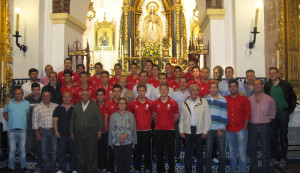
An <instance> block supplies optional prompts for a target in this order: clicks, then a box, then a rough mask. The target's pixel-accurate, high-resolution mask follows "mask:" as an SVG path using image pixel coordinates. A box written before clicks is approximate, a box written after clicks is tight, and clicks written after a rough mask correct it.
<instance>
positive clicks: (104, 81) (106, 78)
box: [96, 71, 113, 102]
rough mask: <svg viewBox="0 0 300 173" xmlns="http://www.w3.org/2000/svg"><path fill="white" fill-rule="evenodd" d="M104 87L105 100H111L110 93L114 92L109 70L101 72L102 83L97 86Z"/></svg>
mask: <svg viewBox="0 0 300 173" xmlns="http://www.w3.org/2000/svg"><path fill="white" fill-rule="evenodd" d="M99 88H101V89H104V91H105V102H107V101H108V100H109V97H110V94H111V93H112V89H113V87H112V85H110V83H109V73H108V71H103V72H101V84H100V85H99V86H97V87H96V89H99Z"/></svg>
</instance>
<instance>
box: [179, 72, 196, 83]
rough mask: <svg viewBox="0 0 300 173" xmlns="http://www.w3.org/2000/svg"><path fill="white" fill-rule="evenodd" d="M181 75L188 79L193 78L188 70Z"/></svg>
mask: <svg viewBox="0 0 300 173" xmlns="http://www.w3.org/2000/svg"><path fill="white" fill-rule="evenodd" d="M182 76H183V77H186V78H187V79H188V81H190V80H193V79H194V76H193V74H192V73H191V72H190V71H188V72H186V73H184V74H183V75H182Z"/></svg>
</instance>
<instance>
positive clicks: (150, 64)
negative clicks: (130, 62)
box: [145, 59, 153, 79]
mask: <svg viewBox="0 0 300 173" xmlns="http://www.w3.org/2000/svg"><path fill="white" fill-rule="evenodd" d="M152 67H153V62H152V61H151V60H149V59H148V60H147V61H146V63H145V70H146V72H147V73H148V76H149V79H152V78H153V75H152Z"/></svg>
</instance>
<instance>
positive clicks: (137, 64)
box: [130, 62, 139, 67]
mask: <svg viewBox="0 0 300 173" xmlns="http://www.w3.org/2000/svg"><path fill="white" fill-rule="evenodd" d="M133 65H135V66H137V67H139V66H138V64H137V63H135V62H133V63H131V64H130V67H131V66H133Z"/></svg>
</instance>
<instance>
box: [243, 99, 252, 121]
mask: <svg viewBox="0 0 300 173" xmlns="http://www.w3.org/2000/svg"><path fill="white" fill-rule="evenodd" d="M243 97H244V104H243V105H244V110H245V119H246V120H250V118H251V104H250V101H249V99H248V98H247V97H246V96H243Z"/></svg>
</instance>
